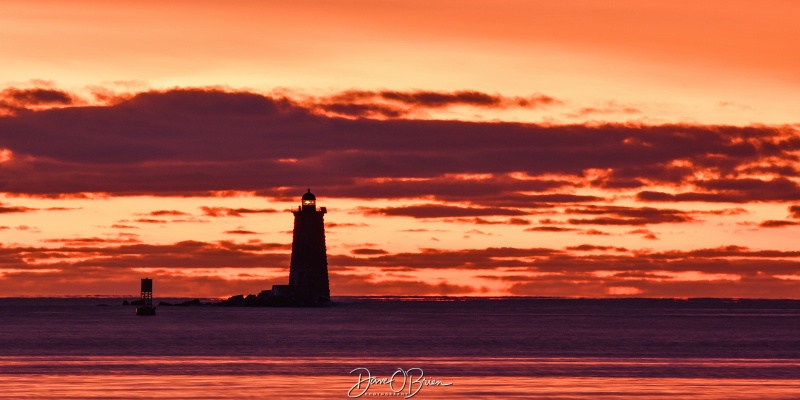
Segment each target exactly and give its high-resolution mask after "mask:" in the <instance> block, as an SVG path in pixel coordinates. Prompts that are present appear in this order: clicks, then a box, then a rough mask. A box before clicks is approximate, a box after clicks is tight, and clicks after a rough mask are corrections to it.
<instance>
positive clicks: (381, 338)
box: [0, 298, 800, 399]
mask: <svg viewBox="0 0 800 400" xmlns="http://www.w3.org/2000/svg"><path fill="white" fill-rule="evenodd" d="M159 300H167V301H170V300H169V299H159ZM335 301H336V304H335V305H334V306H331V307H327V308H222V307H159V308H158V315H157V316H155V317H137V316H135V315H134V311H135V310H134V308H133V307H125V306H121V305H120V303H121V302H122V299H103V298H80V299H75V298H69V299H0V398H14V399H17V398H41V397H48V398H60V399H69V398H124V399H128V398H164V399H180V398H208V399H228V398H264V399H276V398H278V399H280V398H286V399H289V398H291V399H346V398H348V393H349V395H350V396H351V397H352V398H365V399H366V398H375V397H389V395H392V396H391V397H394V398H415V399H455V398H464V399H467V398H469V399H475V398H485V399H495V398H500V399H503V398H507V399H528V398H531V399H535V398H547V399H627V398H636V399H662V398H697V399H797V398H800V301H788V300H730V299H691V300H671V299H667V300H652V299H602V300H591V299H543V298H502V299H462V298H414V299H411V298H401V299H398V298H337V299H335ZM100 304H105V306H102V305H100ZM393 375H394V378H393V381H392V382H391V384H389V381H390V380H392V376H393ZM368 376H371V377H373V378H374V379H373V380H372V382H371V384H370V382H369V381H368V379H367V377H368ZM359 379H361V380H362V381H364V382H363V383H362V384H361V385H360V386H359V385H358V382H359ZM448 384H450V385H448ZM358 396H360V397H358Z"/></svg>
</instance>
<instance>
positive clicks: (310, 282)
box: [289, 189, 331, 305]
mask: <svg viewBox="0 0 800 400" xmlns="http://www.w3.org/2000/svg"><path fill="white" fill-rule="evenodd" d="M302 200H303V201H302V205H301V206H300V207H298V209H297V211H293V214H294V234H293V236H292V263H291V266H290V267H289V286H290V288H291V291H292V295H293V297H295V298H296V300H297V301H299V302H301V303H304V304H310V305H317V304H325V303H327V302H329V301H330V300H331V291H330V287H329V286H328V255H327V254H326V248H325V222H324V221H323V217H324V216H325V213H326V212H327V210H326V209H325V207H320V208H319V210H318V209H317V198H316V197H315V196H314V194H313V193H311V189H308V193H306V194H304V195H303V199H302Z"/></svg>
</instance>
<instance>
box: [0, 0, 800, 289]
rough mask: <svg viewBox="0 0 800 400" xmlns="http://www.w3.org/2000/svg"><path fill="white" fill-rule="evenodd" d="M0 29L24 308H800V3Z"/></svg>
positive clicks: (162, 19) (166, 7) (48, 5)
mask: <svg viewBox="0 0 800 400" xmlns="http://www.w3.org/2000/svg"><path fill="white" fill-rule="evenodd" d="M662 3H663V4H662ZM0 10H1V11H0V59H2V60H3V62H2V64H0V296H65V295H70V296H85V295H135V294H136V292H137V290H138V280H139V279H140V278H142V277H145V276H147V277H151V278H153V279H154V280H155V285H154V290H155V296H156V297H159V296H161V297H173V296H175V297H177V296H179V297H214V298H221V297H227V296H231V295H236V294H248V293H258V292H259V291H261V290H264V289H269V288H270V287H271V286H272V285H273V284H284V283H286V282H287V280H288V266H289V256H290V253H291V229H292V223H293V221H292V218H293V217H292V214H291V213H290V212H289V211H290V210H291V209H293V208H295V207H296V206H297V205H299V202H300V196H301V195H302V194H303V193H305V191H306V190H307V189H308V188H310V189H311V190H312V191H313V192H314V193H315V194H316V196H317V199H318V200H317V203H318V205H320V206H325V207H327V209H328V213H327V214H326V216H325V219H326V233H327V237H326V239H327V249H328V263H329V271H330V284H331V294H332V296H345V295H388V296H396V295H411V296H418V295H458V296H507V295H517V296H567V297H617V296H638V297H674V298H684V297H758V298H798V297H799V296H800V263H799V262H798V261H800V260H799V259H800V250H798V248H797V244H796V240H795V238H797V237H798V233H800V169H798V156H799V155H800V117H798V116H800V101H797V99H798V93H800V74H798V71H800V52H798V51H796V50H797V43H800V25H798V24H797V23H796V21H797V19H798V17H800V3H798V2H796V1H790V0H766V1H758V2H756V1H737V0H733V1H713V0H708V1H683V0H678V1H672V2H647V1H624V0H623V1H610V0H598V1H575V0H565V1H559V2H552V1H551V2H545V1H536V0H528V1H512V0H509V1H497V2H491V3H488V2H484V1H463V0H462V1H458V2H456V1H444V0H434V1H361V0H359V1H335V2H332V1H312V0H298V1H245V0H233V1H228V2H225V3H224V4H222V3H219V2H211V1H202V0H200V1H192V2H186V1H167V2H164V1H158V2H156V1H147V0H145V1H136V2H134V1H118V2H100V1H73V2H60V1H35V2H31V1H9V0H0Z"/></svg>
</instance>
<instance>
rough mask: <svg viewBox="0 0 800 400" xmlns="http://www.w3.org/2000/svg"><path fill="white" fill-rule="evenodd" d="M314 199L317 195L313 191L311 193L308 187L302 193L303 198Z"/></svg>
mask: <svg viewBox="0 0 800 400" xmlns="http://www.w3.org/2000/svg"><path fill="white" fill-rule="evenodd" d="M316 199H317V196H314V193H311V189H308V192H306V193H305V194H304V195H303V200H316Z"/></svg>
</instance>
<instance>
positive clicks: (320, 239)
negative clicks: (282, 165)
mask: <svg viewBox="0 0 800 400" xmlns="http://www.w3.org/2000/svg"><path fill="white" fill-rule="evenodd" d="M301 200H302V202H301V204H300V206H299V207H298V208H297V209H295V210H292V213H293V214H294V231H293V233H292V259H291V263H290V264H289V284H288V285H273V286H272V289H271V290H262V291H261V293H259V294H258V296H255V295H252V294H251V295H249V296H247V297H245V296H244V295H237V296H233V297H230V298H229V299H227V300H224V301H223V302H222V303H221V305H223V306H251V307H272V306H289V307H291V306H322V305H325V304H328V303H330V301H331V290H330V286H329V283H328V255H327V254H326V248H325V221H324V219H323V218H324V217H325V214H326V213H327V212H328V210H327V209H325V207H320V208H319V209H318V208H317V197H316V196H314V194H313V193H311V189H308V192H307V193H305V194H304V195H303V198H302V199H301Z"/></svg>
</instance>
